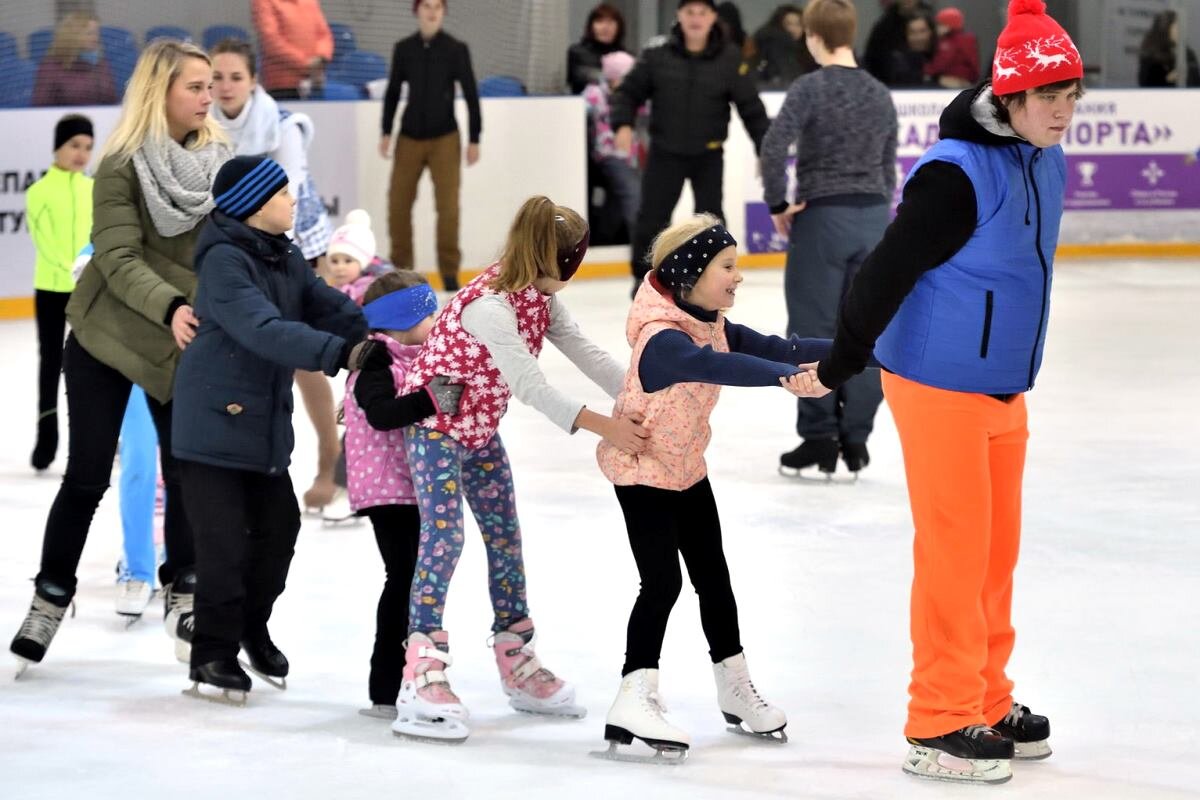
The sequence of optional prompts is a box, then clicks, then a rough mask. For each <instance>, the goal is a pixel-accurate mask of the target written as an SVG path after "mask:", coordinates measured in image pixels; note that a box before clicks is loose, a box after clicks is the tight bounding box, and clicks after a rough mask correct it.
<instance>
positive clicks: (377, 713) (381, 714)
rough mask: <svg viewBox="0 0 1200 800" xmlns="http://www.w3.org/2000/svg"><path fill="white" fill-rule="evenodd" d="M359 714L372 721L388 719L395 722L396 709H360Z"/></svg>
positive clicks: (385, 707)
mask: <svg viewBox="0 0 1200 800" xmlns="http://www.w3.org/2000/svg"><path fill="white" fill-rule="evenodd" d="M358 713H359V714H361V715H363V716H364V717H370V718H371V719H386V720H389V721H395V719H396V707H395V706H371V707H370V708H360V709H359V710H358Z"/></svg>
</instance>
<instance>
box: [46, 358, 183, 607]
mask: <svg viewBox="0 0 1200 800" xmlns="http://www.w3.org/2000/svg"><path fill="white" fill-rule="evenodd" d="M63 374H64V376H65V378H66V383H67V415H68V416H67V424H68V426H69V428H70V446H69V450H68V453H67V471H66V474H65V475H63V482H62V486H61V487H59V490H58V495H57V496H56V497H55V498H54V505H52V506H51V507H50V516H49V517H48V518H47V519H46V534H45V538H44V539H43V540H42V565H41V571H40V572H39V573H38V577H37V582H38V584H41V583H42V581H50V582H52V583H54V584H56V585H58V586H60V587H62V588H63V589H64V590H66V592H67V596H68V597H70V596H73V595H74V594H75V571H76V569H78V567H79V557H80V555H82V553H83V546H84V544H85V543H86V542H87V535H88V529H89V528H90V527H91V525H92V517H93V516H95V514H96V507H97V506H98V505H100V499H101V498H102V497H104V492H105V491H106V490H107V489H108V480H109V478H110V477H111V476H112V465H113V456H115V455H116V452H117V439H118V438H119V437H120V434H121V421H122V420H123V419H124V418H125V407H126V406H127V405H128V404H129V392H130V390H131V389H132V388H133V384H132V383H131V382H130V380H129V379H128V378H126V377H125V376H124V375H122V374H121V373H119V372H117V371H116V370H115V369H113V368H112V367H110V366H108V365H107V364H103V363H101V362H100V361H98V360H97V359H96V358H95V357H93V356H92V354H91V353H89V352H88V351H87V350H84V349H83V346H82V345H80V344H79V341H78V340H77V339H76V338H75V336H74V334H72V335H70V336H68V337H67V344H66V347H65V348H64V351H63ZM146 404H147V405H148V406H149V407H150V416H151V417H152V418H153V419H154V428H155V430H156V431H157V432H158V445H159V458H160V459H161V463H162V474H163V483H164V484H165V485H166V489H167V503H166V519H165V520H164V522H163V534H164V538H165V540H166V549H167V560H166V563H164V564H163V565H162V567H160V568H159V571H158V577H159V580H160V581H162V583H163V584H164V585H165V584H168V583H170V582H172V581H173V580H174V579H175V575H176V574H177V573H179V572H180V571H181V570H184V569H190V568H191V567H192V563H193V561H195V555H194V553H193V551H192V530H191V528H190V527H189V526H188V523H187V517H186V515H185V514H184V511H183V498H182V495H181V492H180V485H179V470H178V465H177V462H176V461H175V459H174V458H173V457H172V456H171V404H170V403H160V402H158V401H157V400H155V399H154V398H153V397H150V396H149V395H147V396H146Z"/></svg>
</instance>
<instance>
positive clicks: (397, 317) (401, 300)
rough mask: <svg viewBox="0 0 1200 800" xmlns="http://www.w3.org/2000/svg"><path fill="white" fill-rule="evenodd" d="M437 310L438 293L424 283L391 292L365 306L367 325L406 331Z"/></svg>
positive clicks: (375, 327) (380, 328) (386, 329)
mask: <svg viewBox="0 0 1200 800" xmlns="http://www.w3.org/2000/svg"><path fill="white" fill-rule="evenodd" d="M435 311H437V295H436V294H434V293H433V288H432V287H431V286H430V285H429V284H427V283H422V284H420V285H418V286H410V287H408V288H407V289H401V290H400V291H398V292H390V293H388V294H385V295H384V296H383V297H380V298H377V299H375V300H372V301H371V302H369V303H367V304H366V305H365V306H363V313H364V314H366V316H367V325H368V326H370V328H371V329H372V330H377V331H406V330H408V329H409V328H415V327H416V326H417V324H418V323H420V321H421V320H423V319H425V318H426V317H428V316H429V315H430V314H432V313H433V312H435Z"/></svg>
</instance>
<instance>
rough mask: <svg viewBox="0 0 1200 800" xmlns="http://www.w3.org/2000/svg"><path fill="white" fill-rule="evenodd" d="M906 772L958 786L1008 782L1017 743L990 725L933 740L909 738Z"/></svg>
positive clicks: (969, 726)
mask: <svg viewBox="0 0 1200 800" xmlns="http://www.w3.org/2000/svg"><path fill="white" fill-rule="evenodd" d="M908 743H909V744H910V745H912V747H911V748H909V751H908V756H907V757H906V758H905V759H904V767H903V769H904V771H905V772H907V773H909V774H910V775H915V776H917V777H918V778H932V779H934V780H939V781H954V782H956V783H1004V782H1005V781H1007V780H1009V779H1010V778H1012V758H1013V742H1012V739H1009V738H1007V737H1005V736H1001V735H1000V734H999V733H997V732H996V731H995V730H994V729H993V728H989V727H988V726H986V725H968V726H967V727H965V728H962V729H960V730H957V731H954V732H953V733H947V734H946V735H944V736H935V737H933V738H930V739H914V738H912V737H909V740H908Z"/></svg>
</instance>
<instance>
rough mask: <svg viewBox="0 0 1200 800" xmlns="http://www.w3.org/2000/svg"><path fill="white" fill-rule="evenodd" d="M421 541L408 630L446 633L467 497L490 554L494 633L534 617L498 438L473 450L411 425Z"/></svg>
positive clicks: (406, 436)
mask: <svg viewBox="0 0 1200 800" xmlns="http://www.w3.org/2000/svg"><path fill="white" fill-rule="evenodd" d="M404 440H405V443H406V447H407V448H408V464H409V467H410V468H411V470H412V479H413V488H414V489H415V490H416V495H417V505H418V506H419V507H420V509H421V539H420V545H419V549H418V551H417V568H416V571H415V572H414V573H413V582H412V594H411V595H410V597H409V609H408V630H409V633H429V632H430V631H436V630H441V628H442V614H443V613H444V612H445V609H446V593H447V591H448V590H449V588H450V578H451V577H453V575H454V568H455V567H456V566H457V565H458V559H459V557H460V556H461V555H462V550H463V543H464V527H463V501H464V499H465V500H466V502H467V504H469V505H470V506H471V513H472V514H474V515H475V522H476V523H477V524H478V525H479V531H480V533H482V534H483V543H484V545H485V546H486V547H487V552H488V590H489V593H490V594H491V597H492V610H493V612H494V614H495V622H494V623H493V625H492V631H493V632H499V631H502V630H505V629H506V628H508V626H510V625H512V624H513V623H514V622H518V621H519V620H521V619H524V618H525V617H527V616H529V610H528V606H527V604H526V600H525V562H524V560H523V559H522V557H521V526H520V523H519V522H518V521H517V505H516V499H515V496H514V493H513V482H512V470H511V469H510V468H509V464H508V455H507V454H506V453H505V452H504V444H503V443H502V442H501V441H500V435H499V434H496V435H495V436H493V437H492V438H491V439H490V440H489V441H488V443H487V444H485V445H484V446H483V447H481V448H479V449H478V450H471V449H469V448H466V447H464V446H463V445H461V444H459V443H458V442H456V441H455V440H454V439H453V438H451V437H450V436H448V435H447V434H444V433H441V432H439V431H433V430H429V429H428V428H422V427H420V426H417V425H413V426H411V427H409V428H407V429H405V431H404Z"/></svg>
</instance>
